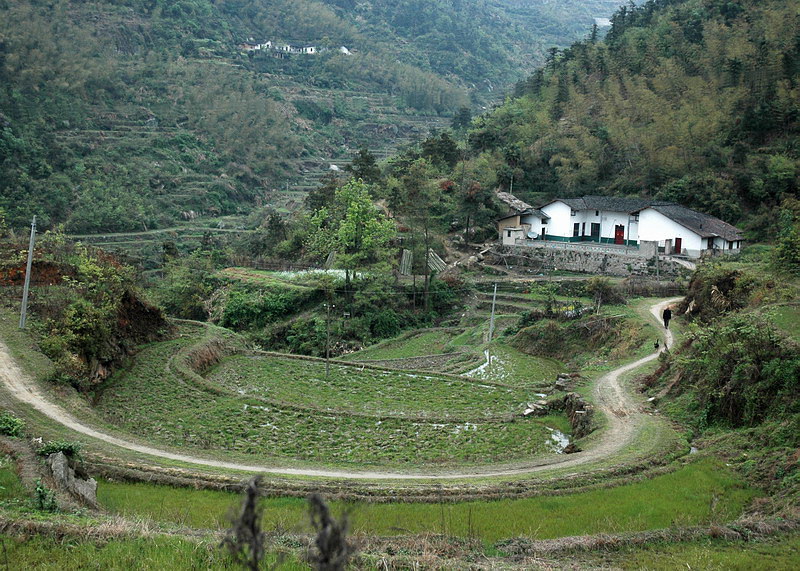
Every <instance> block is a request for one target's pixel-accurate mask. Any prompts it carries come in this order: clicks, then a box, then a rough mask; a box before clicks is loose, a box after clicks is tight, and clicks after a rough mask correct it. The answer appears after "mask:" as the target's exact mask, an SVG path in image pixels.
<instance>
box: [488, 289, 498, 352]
mask: <svg viewBox="0 0 800 571" xmlns="http://www.w3.org/2000/svg"><path fill="white" fill-rule="evenodd" d="M496 302H497V283H495V284H494V293H493V294H492V316H491V317H490V318H489V343H491V342H492V335H494V306H495V303H496Z"/></svg>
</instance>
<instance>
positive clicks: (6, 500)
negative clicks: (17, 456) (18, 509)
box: [0, 454, 28, 505]
mask: <svg viewBox="0 0 800 571" xmlns="http://www.w3.org/2000/svg"><path fill="white" fill-rule="evenodd" d="M27 498H28V492H27V491H26V490H25V488H24V486H23V485H22V482H21V481H20V479H19V476H17V471H16V469H15V468H14V461H13V460H12V459H11V458H10V457H9V456H5V455H2V454H0V504H3V505H9V504H18V503H19V502H20V501H24V500H26V499H27Z"/></svg>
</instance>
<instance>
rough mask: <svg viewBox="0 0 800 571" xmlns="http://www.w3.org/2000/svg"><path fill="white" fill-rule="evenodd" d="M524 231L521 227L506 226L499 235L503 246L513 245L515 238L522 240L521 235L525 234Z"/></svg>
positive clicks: (515, 241)
mask: <svg viewBox="0 0 800 571" xmlns="http://www.w3.org/2000/svg"><path fill="white" fill-rule="evenodd" d="M525 232H526V231H525V230H524V229H523V228H506V229H505V230H503V234H502V236H501V237H500V238H501V240H502V243H503V246H513V245H515V244H516V243H517V240H522V238H523V236H525Z"/></svg>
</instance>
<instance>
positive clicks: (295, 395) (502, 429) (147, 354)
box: [95, 337, 553, 465]
mask: <svg viewBox="0 0 800 571" xmlns="http://www.w3.org/2000/svg"><path fill="white" fill-rule="evenodd" d="M192 342H193V341H192V338H191V337H182V338H179V339H176V340H172V341H167V342H163V343H155V344H152V345H149V346H147V347H145V348H144V349H143V350H142V351H141V352H140V353H139V354H138V355H137V357H136V358H135V360H134V361H135V362H134V364H133V366H132V367H131V368H129V369H127V370H125V371H122V372H120V373H118V374H115V375H114V376H113V378H112V379H111V380H110V381H109V383H108V384H107V386H106V388H105V389H104V390H103V393H102V395H99V397H98V398H97V401H96V407H95V411H96V412H97V413H99V414H100V415H101V417H102V419H103V420H104V421H105V422H108V423H111V424H113V425H115V426H118V427H121V428H123V429H124V430H125V431H128V432H130V433H132V434H136V435H140V436H142V437H145V438H147V439H148V440H150V441H153V442H157V443H163V444H164V445H169V446H178V447H189V448H194V449H195V450H207V449H210V450H223V451H233V452H237V453H240V454H242V455H247V456H250V458H248V461H250V462H254V461H263V460H264V459H265V458H273V459H281V458H284V459H291V460H313V461H315V462H323V463H334V464H349V463H357V464H370V465H382V464H383V465H418V464H434V465H441V464H452V463H462V462H473V463H485V462H497V461H504V460H515V459H522V458H530V457H532V456H534V455H536V454H542V453H549V452H550V450H551V447H550V439H549V431H548V430H547V429H546V427H545V423H547V422H548V419H547V418H545V419H523V418H520V417H518V416H517V417H513V415H514V414H516V413H519V412H521V409H522V406H523V405H524V403H525V401H526V400H528V399H529V393H528V392H527V391H525V390H523V389H511V388H507V387H499V386H494V385H491V384H488V383H486V382H479V383H476V382H470V381H468V380H461V379H455V378H448V377H439V376H436V375H422V376H419V375H411V374H408V373H403V372H398V373H389V372H386V373H383V372H378V371H373V370H364V371H359V370H358V369H357V368H354V367H345V366H342V365H334V366H333V367H332V373H331V378H330V380H329V381H325V380H324V364H323V363H321V362H313V361H301V360H289V359H280V358H276V359H272V358H269V359H265V358H245V357H235V358H232V359H228V360H227V361H225V363H224V364H223V366H222V368H220V369H218V370H217V372H216V373H215V374H214V375H212V381H213V380H217V381H219V383H220V386H223V387H224V388H226V389H227V390H223V391H222V394H214V393H210V392H208V391H205V390H203V388H202V387H199V386H195V385H194V384H192V383H190V382H184V381H183V380H182V379H181V378H178V377H176V376H175V375H173V374H172V373H171V372H170V371H169V370H165V367H164V364H165V363H168V362H169V361H170V359H171V358H172V357H173V356H174V355H175V354H176V353H177V352H178V351H180V350H181V349H182V348H184V347H186V346H187V345H188V344H190V343H192ZM531 396H532V395H531ZM282 403H291V404H282ZM487 414H494V415H496V416H495V417H494V418H488V417H486V415H487ZM552 424H553V423H552V422H551V425H552Z"/></svg>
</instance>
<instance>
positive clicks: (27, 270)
mask: <svg viewBox="0 0 800 571" xmlns="http://www.w3.org/2000/svg"><path fill="white" fill-rule="evenodd" d="M35 241H36V216H34V217H33V221H32V222H31V240H30V243H29V245H28V265H27V267H26V268H25V287H23V288H22V309H21V310H20V312H19V328H20V329H25V320H26V319H27V317H28V316H27V313H28V291H29V290H30V287H31V265H33V243H34V242H35Z"/></svg>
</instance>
